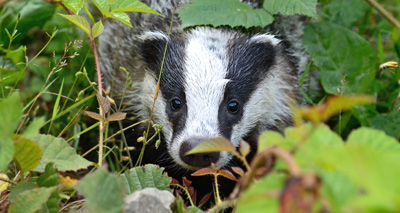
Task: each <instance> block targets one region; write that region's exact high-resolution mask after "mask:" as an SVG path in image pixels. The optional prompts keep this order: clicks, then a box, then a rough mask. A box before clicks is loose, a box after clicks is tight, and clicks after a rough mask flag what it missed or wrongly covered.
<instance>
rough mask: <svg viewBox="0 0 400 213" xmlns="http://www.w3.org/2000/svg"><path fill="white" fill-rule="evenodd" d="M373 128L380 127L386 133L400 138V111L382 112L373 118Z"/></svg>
mask: <svg viewBox="0 0 400 213" xmlns="http://www.w3.org/2000/svg"><path fill="white" fill-rule="evenodd" d="M371 123H372V125H371V128H374V129H380V130H383V131H385V132H386V134H388V135H390V136H392V137H395V138H396V139H400V112H399V111H396V112H393V113H390V114H380V115H378V116H376V117H375V118H374V119H373V120H372V122H371Z"/></svg>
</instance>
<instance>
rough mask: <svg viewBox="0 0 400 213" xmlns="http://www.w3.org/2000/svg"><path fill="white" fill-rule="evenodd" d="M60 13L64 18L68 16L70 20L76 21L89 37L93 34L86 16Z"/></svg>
mask: <svg viewBox="0 0 400 213" xmlns="http://www.w3.org/2000/svg"><path fill="white" fill-rule="evenodd" d="M59 15H60V16H62V17H64V18H66V19H67V20H69V21H70V22H72V23H74V24H75V25H76V26H78V27H79V28H81V29H82V30H83V31H84V32H85V33H86V34H87V35H88V36H89V37H90V36H91V34H90V25H89V22H88V21H87V20H86V19H85V18H83V17H82V16H78V15H64V14H59Z"/></svg>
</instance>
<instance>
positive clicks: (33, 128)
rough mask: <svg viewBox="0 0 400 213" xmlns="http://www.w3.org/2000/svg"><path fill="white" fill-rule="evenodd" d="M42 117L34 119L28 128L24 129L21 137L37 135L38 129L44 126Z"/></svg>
mask: <svg viewBox="0 0 400 213" xmlns="http://www.w3.org/2000/svg"><path fill="white" fill-rule="evenodd" d="M44 122H45V120H44V117H40V118H35V120H33V121H32V122H31V123H30V124H29V125H28V127H26V129H25V131H24V132H23V133H22V136H23V137H33V136H36V135H38V134H39V130H40V128H42V126H43V125H44Z"/></svg>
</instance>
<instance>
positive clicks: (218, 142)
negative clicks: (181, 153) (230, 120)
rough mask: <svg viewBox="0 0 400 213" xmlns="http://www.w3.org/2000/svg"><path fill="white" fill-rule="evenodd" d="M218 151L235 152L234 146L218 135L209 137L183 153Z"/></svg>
mask: <svg viewBox="0 0 400 213" xmlns="http://www.w3.org/2000/svg"><path fill="white" fill-rule="evenodd" d="M220 151H227V152H231V153H234V152H236V148H235V146H234V145H233V144H232V143H231V142H230V141H229V140H227V139H225V138H222V137H218V138H211V139H209V140H206V141H204V142H202V143H200V144H199V145H197V146H196V147H194V148H193V149H192V150H190V151H188V152H186V153H185V155H190V154H196V153H203V152H220Z"/></svg>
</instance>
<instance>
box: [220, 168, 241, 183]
mask: <svg viewBox="0 0 400 213" xmlns="http://www.w3.org/2000/svg"><path fill="white" fill-rule="evenodd" d="M218 174H219V175H221V176H223V177H225V178H228V179H229V180H233V181H238V180H237V179H236V177H235V176H234V175H233V174H232V173H231V172H230V171H228V170H224V169H222V170H219V171H218Z"/></svg>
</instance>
